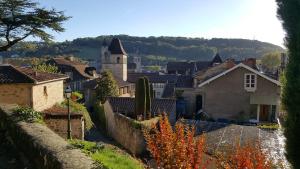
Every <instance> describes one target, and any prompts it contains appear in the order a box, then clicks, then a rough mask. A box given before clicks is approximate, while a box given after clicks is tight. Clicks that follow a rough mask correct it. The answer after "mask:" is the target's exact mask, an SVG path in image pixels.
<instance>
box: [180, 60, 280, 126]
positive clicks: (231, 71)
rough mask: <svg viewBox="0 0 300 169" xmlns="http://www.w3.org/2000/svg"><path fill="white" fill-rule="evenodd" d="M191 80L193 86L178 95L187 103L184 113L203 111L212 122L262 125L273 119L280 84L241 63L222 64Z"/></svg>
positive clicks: (277, 109)
mask: <svg viewBox="0 0 300 169" xmlns="http://www.w3.org/2000/svg"><path fill="white" fill-rule="evenodd" d="M219 67H221V65H220V66H219ZM194 78H195V80H194V82H195V83H196V84H194V87H193V88H186V89H184V90H183V93H182V96H183V97H184V98H185V99H186V100H188V105H187V109H188V112H199V111H201V112H205V113H206V114H207V115H208V116H209V117H211V118H213V119H215V120H217V119H227V120H237V121H248V120H254V121H257V122H265V121H275V120H276V118H277V115H278V112H279V109H280V83H279V82H278V81H276V80H274V79H272V78H270V77H268V76H266V75H264V74H262V73H260V72H258V71H257V70H255V69H253V68H252V67H250V66H247V65H245V64H244V63H240V64H238V65H234V64H231V63H226V64H224V65H223V66H222V67H221V68H219V69H216V70H215V71H211V72H209V73H207V72H204V73H202V74H198V76H195V77H194Z"/></svg>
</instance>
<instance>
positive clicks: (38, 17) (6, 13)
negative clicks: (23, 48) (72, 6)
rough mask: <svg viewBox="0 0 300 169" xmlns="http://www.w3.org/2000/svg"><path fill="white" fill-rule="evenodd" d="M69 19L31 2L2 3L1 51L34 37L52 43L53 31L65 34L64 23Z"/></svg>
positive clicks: (9, 0)
mask: <svg viewBox="0 0 300 169" xmlns="http://www.w3.org/2000/svg"><path fill="white" fill-rule="evenodd" d="M67 19H69V17H67V16H65V15H64V13H63V12H62V11H57V10H55V9H50V10H48V9H45V8H41V7H38V3H36V2H33V1H31V0H1V1H0V51H6V50H8V49H9V48H10V47H12V46H13V45H15V44H16V43H18V42H19V41H22V40H23V39H25V38H27V37H28V36H33V37H36V38H40V39H42V40H43V41H50V40H52V39H53V36H52V35H51V34H49V33H47V32H46V30H51V31H55V32H63V31H64V30H65V29H64V28H63V27H62V23H63V22H64V21H66V20H67Z"/></svg>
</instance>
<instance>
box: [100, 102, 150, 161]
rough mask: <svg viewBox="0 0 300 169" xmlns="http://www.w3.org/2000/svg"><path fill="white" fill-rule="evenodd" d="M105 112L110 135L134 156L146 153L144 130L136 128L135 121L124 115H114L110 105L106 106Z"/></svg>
mask: <svg viewBox="0 0 300 169" xmlns="http://www.w3.org/2000/svg"><path fill="white" fill-rule="evenodd" d="M104 110H105V118H106V125H107V126H106V129H107V133H108V135H109V136H111V137H112V138H114V139H115V140H116V141H117V142H118V143H120V144H121V145H122V146H123V147H125V148H126V149H127V150H129V151H130V152H131V153H132V154H134V155H140V154H142V153H143V152H145V151H146V142H145V139H144V136H143V133H142V130H141V129H137V128H134V126H133V125H132V122H133V120H132V119H130V118H128V117H126V116H124V115H122V114H117V113H113V112H112V110H111V108H110V106H109V105H108V104H104Z"/></svg>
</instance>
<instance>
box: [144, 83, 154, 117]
mask: <svg viewBox="0 0 300 169" xmlns="http://www.w3.org/2000/svg"><path fill="white" fill-rule="evenodd" d="M144 79H145V87H146V88H145V90H146V91H145V92H146V116H144V117H146V118H148V119H150V118H151V101H152V99H151V95H152V94H151V93H152V92H151V85H150V83H149V79H148V78H147V77H144Z"/></svg>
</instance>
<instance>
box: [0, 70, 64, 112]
mask: <svg viewBox="0 0 300 169" xmlns="http://www.w3.org/2000/svg"><path fill="white" fill-rule="evenodd" d="M67 78H68V76H66V75H63V74H56V73H46V72H37V71H34V70H33V69H31V68H25V67H14V66H11V65H1V66H0V103H4V104H18V105H20V106H30V107H32V108H33V109H35V110H37V111H41V110H44V109H47V108H49V107H52V106H53V105H55V104H56V103H60V102H62V101H63V100H64V85H63V83H64V80H66V79H67Z"/></svg>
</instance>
